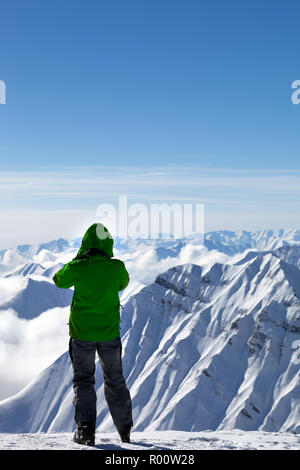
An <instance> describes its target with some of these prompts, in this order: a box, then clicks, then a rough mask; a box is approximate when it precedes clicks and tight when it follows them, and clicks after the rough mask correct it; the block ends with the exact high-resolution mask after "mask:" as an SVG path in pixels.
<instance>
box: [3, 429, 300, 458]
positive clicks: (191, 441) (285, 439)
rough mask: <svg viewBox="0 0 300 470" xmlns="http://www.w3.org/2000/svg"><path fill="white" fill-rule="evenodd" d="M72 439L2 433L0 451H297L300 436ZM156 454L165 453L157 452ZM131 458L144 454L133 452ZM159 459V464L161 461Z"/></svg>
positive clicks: (236, 433) (169, 434)
mask: <svg viewBox="0 0 300 470" xmlns="http://www.w3.org/2000/svg"><path fill="white" fill-rule="evenodd" d="M72 438H73V434H72V433H35V434H4V433H2V434H0V450H102V451H103V450H104V451H109V450H113V451H120V450H127V452H128V451H130V450H132V451H137V450H145V451H151V450H160V451H161V450H165V451H167V450H177V451H181V450H190V451H192V450H299V448H300V438H299V436H297V435H295V434H292V433H271V432H263V431H249V432H245V431H241V430H232V431H202V432H184V431H170V430H169V431H144V432H132V434H131V443H130V444H126V443H122V442H120V438H119V436H118V434H117V432H97V433H96V440H95V447H86V446H81V445H78V444H75V443H74V442H72ZM126 455H127V454H126ZM117 457H120V456H119V455H118V456H117ZM159 457H164V455H158V458H159ZM170 457H171V455H166V456H165V457H164V458H169V459H170ZM126 458H127V457H126ZM134 458H135V459H140V458H146V457H141V456H138V455H135V457H134ZM135 461H136V460H135ZM184 461H186V463H187V462H188V460H183V462H184ZM158 462H159V463H160V460H158ZM166 462H167V460H166ZM169 462H170V460H169ZM125 464H126V463H125ZM125 464H124V465H125Z"/></svg>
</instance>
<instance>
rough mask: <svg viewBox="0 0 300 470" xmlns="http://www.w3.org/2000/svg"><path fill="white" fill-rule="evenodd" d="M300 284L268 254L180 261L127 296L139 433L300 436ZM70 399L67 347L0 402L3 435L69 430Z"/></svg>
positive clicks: (127, 355) (103, 408)
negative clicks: (237, 260) (204, 263)
mask: <svg viewBox="0 0 300 470" xmlns="http://www.w3.org/2000/svg"><path fill="white" fill-rule="evenodd" d="M299 286H300V271H299V269H298V268H297V267H296V266H294V265H291V264H289V263H287V262H285V261H284V260H282V259H280V258H278V257H276V256H274V255H273V254H271V253H267V254H260V255H257V256H256V257H254V258H253V259H250V260H248V261H246V262H245V263H244V264H242V265H234V264H232V265H230V264H222V263H215V264H214V265H212V266H211V267H209V268H203V267H201V266H199V265H195V264H191V263H187V264H184V265H180V266H175V267H173V268H171V269H169V270H167V271H166V272H164V273H162V274H160V275H159V276H157V278H156V280H155V282H154V283H152V284H150V285H147V286H145V287H143V288H142V289H140V290H139V291H138V292H137V293H136V294H135V295H132V296H130V297H129V299H127V302H126V304H125V305H124V309H123V310H122V312H121V315H122V316H121V335H122V344H123V369H124V375H125V377H126V380H127V384H128V387H129V389H130V392H131V396H132V401H133V419H134V430H135V431H143V430H146V431H157V430H167V429H173V430H182V431H193V432H194V431H202V430H207V429H211V430H223V429H236V428H238V429H242V430H267V431H289V432H290V431H293V432H299V430H300V390H299V370H300V366H299V364H298V361H297V358H298V353H299V350H297V348H298V346H297V343H295V341H296V340H298V339H299V333H300V301H299V298H300V288H299ZM96 378H97V379H96V384H95V388H96V390H97V396H98V418H97V426H98V431H99V432H102V431H113V430H114V426H113V423H112V420H111V417H110V415H109V412H108V409H107V405H106V401H105V399H104V393H103V378H102V374H101V371H100V368H99V362H98V361H97V369H96ZM58 384H60V385H59V386H58ZM72 397H73V392H72V386H71V364H70V360H69V358H68V353H67V352H66V353H65V354H64V355H62V356H61V357H60V358H59V359H58V360H57V361H56V362H55V363H54V364H52V365H51V366H50V367H48V369H46V370H45V371H44V372H43V373H42V374H41V375H40V376H39V377H37V378H36V379H35V380H34V381H32V382H31V383H30V384H28V386H27V387H26V388H25V389H23V390H22V391H21V392H20V393H19V394H17V395H15V396H14V397H11V398H9V399H7V400H3V401H2V402H0V432H16V433H24V432H40V431H45V432H62V431H67V432H70V431H71V430H72V429H74V423H73V407H72Z"/></svg>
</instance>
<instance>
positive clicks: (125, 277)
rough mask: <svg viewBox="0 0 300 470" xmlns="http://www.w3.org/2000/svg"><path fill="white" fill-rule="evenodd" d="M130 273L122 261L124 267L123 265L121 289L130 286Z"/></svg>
mask: <svg viewBox="0 0 300 470" xmlns="http://www.w3.org/2000/svg"><path fill="white" fill-rule="evenodd" d="M129 279H130V278H129V274H128V272H127V269H126V268H125V264H124V263H123V261H122V267H121V277H120V286H119V291H120V290H124V289H125V287H127V286H128V284H129Z"/></svg>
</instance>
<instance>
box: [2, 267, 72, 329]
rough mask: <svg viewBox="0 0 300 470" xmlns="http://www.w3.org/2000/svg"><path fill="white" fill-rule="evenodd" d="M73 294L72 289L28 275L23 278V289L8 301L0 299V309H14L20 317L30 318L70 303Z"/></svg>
mask: <svg viewBox="0 0 300 470" xmlns="http://www.w3.org/2000/svg"><path fill="white" fill-rule="evenodd" d="M10 279H11V280H13V279H12V278H10ZM2 282H3V281H2ZM72 296H73V290H72V289H57V288H56V286H55V285H54V284H53V282H50V281H46V280H43V278H41V277H38V276H36V277H35V278H32V277H30V276H27V277H25V278H24V280H23V279H22V287H21V289H18V290H17V291H16V293H15V294H14V295H13V296H12V297H11V298H10V299H9V300H8V301H5V302H1V301H0V310H7V309H13V310H14V311H15V312H17V314H18V317H19V318H26V319H27V320H29V319H32V318H35V317H37V316H38V315H40V314H41V313H42V312H44V311H45V310H48V309H50V308H53V307H66V306H68V305H70V303H71V300H72Z"/></svg>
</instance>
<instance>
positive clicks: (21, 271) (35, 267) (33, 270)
mask: <svg viewBox="0 0 300 470" xmlns="http://www.w3.org/2000/svg"><path fill="white" fill-rule="evenodd" d="M44 271H45V268H44V267H43V266H42V265H41V264H39V263H30V262H29V263H25V264H22V265H21V266H20V267H18V268H17V269H15V270H14V271H12V272H9V273H7V274H4V277H11V276H18V275H22V276H28V275H29V274H37V275H41V276H42V275H43V274H44Z"/></svg>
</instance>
